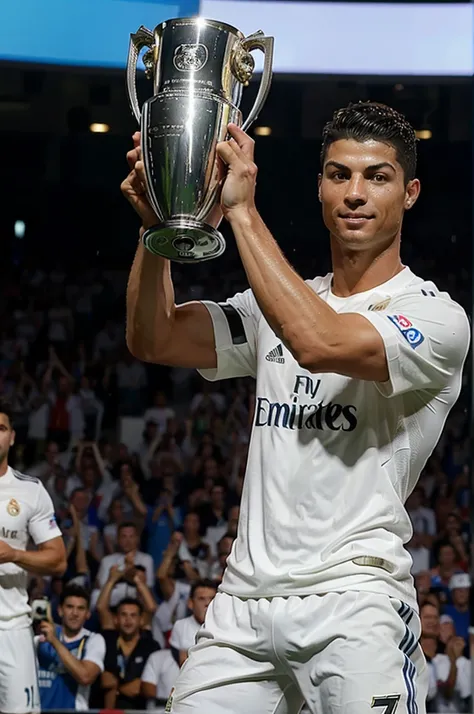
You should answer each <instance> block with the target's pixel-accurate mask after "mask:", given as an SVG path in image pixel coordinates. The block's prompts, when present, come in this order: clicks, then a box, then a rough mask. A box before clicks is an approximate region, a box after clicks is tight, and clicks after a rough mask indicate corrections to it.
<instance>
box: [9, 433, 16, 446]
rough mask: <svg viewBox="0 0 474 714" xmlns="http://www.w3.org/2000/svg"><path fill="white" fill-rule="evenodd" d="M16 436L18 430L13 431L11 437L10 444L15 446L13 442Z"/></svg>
mask: <svg viewBox="0 0 474 714" xmlns="http://www.w3.org/2000/svg"><path fill="white" fill-rule="evenodd" d="M15 437H16V431H12V435H11V438H10V446H13V444H14V443H15Z"/></svg>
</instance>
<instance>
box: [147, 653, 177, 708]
mask: <svg viewBox="0 0 474 714" xmlns="http://www.w3.org/2000/svg"><path fill="white" fill-rule="evenodd" d="M178 674H179V665H178V663H177V662H176V661H175V659H174V657H173V655H172V654H171V650H158V652H152V654H151V655H150V656H149V657H148V659H147V661H146V665H145V669H144V670H143V674H142V682H147V683H148V684H154V685H155V687H156V693H155V697H156V698H157V699H168V697H169V696H170V694H171V690H172V689H173V687H174V683H175V682H176V678H177V676H178Z"/></svg>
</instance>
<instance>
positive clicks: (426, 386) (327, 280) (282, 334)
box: [122, 103, 469, 714]
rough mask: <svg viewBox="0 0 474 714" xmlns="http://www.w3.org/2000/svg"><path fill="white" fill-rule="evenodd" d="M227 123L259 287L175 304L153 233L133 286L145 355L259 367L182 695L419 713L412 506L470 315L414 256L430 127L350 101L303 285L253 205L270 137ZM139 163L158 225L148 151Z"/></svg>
mask: <svg viewBox="0 0 474 714" xmlns="http://www.w3.org/2000/svg"><path fill="white" fill-rule="evenodd" d="M229 131H230V134H231V136H232V141H230V142H227V143H223V144H220V145H219V146H218V153H219V156H220V157H221V159H222V161H223V163H224V164H226V165H227V174H226V179H225V183H224V186H223V191H222V197H221V207H222V211H223V213H224V215H225V217H226V218H227V220H228V221H229V222H230V225H231V227H232V230H233V232H234V235H235V239H236V242H237V247H238V250H239V253H240V256H241V259H242V262H243V265H244V268H245V271H246V273H247V277H248V281H249V283H250V286H251V289H250V290H247V291H246V292H245V293H243V294H239V295H236V296H235V297H233V298H231V299H229V300H228V301H227V302H226V303H223V304H219V305H218V304H215V303H205V302H193V303H187V304H185V305H180V306H178V307H175V305H174V293H173V286H172V282H171V277H170V268H169V264H168V263H167V261H165V260H163V259H160V258H157V257H154V256H152V255H150V254H147V253H146V251H145V250H144V248H143V246H142V245H139V247H138V250H137V254H136V257H135V261H134V264H133V267H132V271H131V274H130V280H129V286H128V296H127V297H128V306H127V313H128V314H127V320H128V321H127V340H128V346H129V348H130V350H131V351H132V352H133V353H134V355H135V356H136V357H138V358H141V359H143V360H145V361H150V362H159V363H163V364H168V365H176V366H183V367H196V368H199V369H200V371H201V372H202V374H203V375H204V376H205V377H207V378H208V379H223V378H227V377H238V376H245V375H250V376H254V377H256V380H257V384H256V408H255V415H254V423H253V431H252V439H251V445H250V450H249V457H248V464H247V472H246V477H245V485H244V490H243V494H242V503H241V512H240V513H241V515H240V522H239V529H238V535H237V540H236V542H235V544H234V546H233V549H232V553H231V555H230V556H229V558H228V561H227V570H226V573H225V574H224V578H223V581H222V585H221V587H220V592H219V593H218V594H217V596H216V598H215V599H214V601H213V602H212V603H211V605H210V606H209V609H208V612H207V615H206V621H205V624H204V627H203V629H202V630H201V631H200V632H199V635H198V644H197V645H196V646H195V647H194V648H192V649H191V651H190V653H189V658H188V660H187V661H186V663H185V665H184V666H183V668H182V670H181V672H180V676H179V678H178V681H177V683H176V687H175V691H174V693H173V695H172V697H171V698H170V701H169V707H168V709H169V710H170V711H172V712H175V713H176V714H186V713H187V712H189V713H190V714H191V713H192V712H199V713H200V714H222V713H223V712H228V713H229V714H234V713H235V714H237V713H238V712H245V714H276V713H278V714H287V713H288V714H296V712H298V711H299V709H300V708H301V706H302V703H303V700H306V703H307V705H308V708H309V709H310V711H311V712H312V714H316V713H317V714H323V713H324V714H336V712H337V714H365V713H367V712H369V711H374V712H380V714H395V712H396V713H397V714H418V713H419V714H422V713H423V712H424V711H425V698H426V687H427V676H426V663H425V660H424V657H423V654H422V652H421V649H420V647H419V645H418V639H419V635H420V620H419V617H418V614H417V603H416V598H415V590H414V586H413V579H412V577H411V575H410V566H411V560H410V556H409V554H408V552H407V551H406V550H405V548H404V543H406V542H408V541H409V539H410V537H411V533H412V529H411V524H410V521H409V518H408V515H407V512H406V510H405V508H404V503H405V501H406V499H407V497H408V495H409V494H410V493H411V491H412V490H413V488H414V486H415V484H416V482H417V479H418V476H419V474H420V471H421V469H422V468H423V466H424V464H425V462H426V460H427V458H428V457H429V455H430V454H431V452H432V450H433V448H434V446H435V444H436V442H437V441H438V438H439V436H440V434H441V430H442V428H443V424H444V422H445V419H446V417H447V415H448V412H449V410H450V409H451V407H452V406H453V404H454V403H455V401H456V399H457V397H458V394H459V390H460V386H461V372H462V366H463V363H464V360H465V357H466V353H467V351H468V345H469V324H468V321H467V318H466V315H465V313H464V311H463V310H462V308H461V307H460V306H459V305H457V304H456V303H455V302H453V301H452V300H451V299H450V298H449V296H448V295H447V294H446V293H441V292H440V291H439V290H438V289H437V288H436V286H435V285H434V284H433V283H431V282H426V281H424V280H423V279H422V278H418V277H416V276H415V275H414V274H413V273H412V272H411V271H410V269H409V268H407V267H405V266H404V265H403V264H402V263H401V259H400V236H401V226H402V220H403V215H404V212H405V211H406V210H408V209H410V208H411V207H412V206H413V205H414V203H415V201H416V200H417V198H418V195H419V191H420V184H419V181H418V180H417V179H416V178H415V171H416V142H415V134H414V131H413V129H412V127H411V126H410V125H409V123H408V122H407V121H406V120H405V118H404V117H403V116H401V115H400V114H398V113H397V112H395V111H394V110H392V109H390V108H388V107H385V106H383V105H378V104H374V103H359V104H356V105H349V107H347V108H345V109H341V110H339V111H338V112H336V113H335V114H334V116H333V119H332V121H331V122H329V123H328V125H326V127H325V129H324V134H323V148H322V154H321V162H322V169H321V176H320V178H319V199H320V201H321V203H322V209H323V217H324V221H325V224H326V227H327V228H328V230H329V233H330V245H331V253H332V262H333V273H332V274H329V275H327V276H326V277H324V278H316V279H314V280H310V281H307V282H305V281H304V280H303V279H302V278H300V277H299V276H298V275H297V273H296V272H295V271H294V270H293V269H292V268H291V266H290V265H289V264H288V263H287V261H286V260H285V258H284V256H283V255H282V253H281V251H280V249H279V248H278V246H277V244H276V242H275V241H274V239H273V237H272V236H271V234H270V233H269V231H268V229H267V228H266V226H265V225H264V223H263V221H262V219H261V217H260V216H259V214H258V212H257V209H256V207H255V203H254V194H255V181H256V174H257V169H256V166H255V164H254V162H253V151H254V142H253V141H252V140H251V139H250V138H249V137H248V136H247V135H246V134H244V133H243V132H242V131H241V130H240V129H238V128H237V127H235V126H232V125H231V126H230V127H229ZM134 141H135V146H137V144H138V137H137V136H135V137H134ZM128 160H129V163H130V165H131V168H132V171H131V174H130V175H129V177H128V179H126V181H125V182H124V184H123V186H122V189H123V192H124V194H125V195H126V197H127V198H128V199H129V201H130V202H131V203H132V205H133V206H134V208H135V209H136V210H137V212H138V213H139V215H140V216H141V218H142V221H143V226H144V227H145V228H146V227H149V226H150V225H152V224H153V223H156V222H157V219H156V216H154V215H153V212H152V211H151V209H150V207H149V205H148V204H147V201H146V198H145V195H144V191H143V180H144V176H143V164H142V162H141V161H139V152H138V151H137V149H135V150H134V151H131V152H129V154H128ZM283 180H287V179H285V178H283ZM218 220H219V217H218V216H217V215H216V216H214V217H213V222H214V225H215V224H216V223H217V222H218ZM315 250H317V246H315Z"/></svg>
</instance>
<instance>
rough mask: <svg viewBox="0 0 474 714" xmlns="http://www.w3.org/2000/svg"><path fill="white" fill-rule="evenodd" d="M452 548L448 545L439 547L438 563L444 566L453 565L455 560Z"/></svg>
mask: <svg viewBox="0 0 474 714" xmlns="http://www.w3.org/2000/svg"><path fill="white" fill-rule="evenodd" d="M455 559H456V558H455V553H454V548H453V547H452V546H450V545H444V546H443V547H442V548H440V549H439V564H440V565H445V566H451V565H454V561H455Z"/></svg>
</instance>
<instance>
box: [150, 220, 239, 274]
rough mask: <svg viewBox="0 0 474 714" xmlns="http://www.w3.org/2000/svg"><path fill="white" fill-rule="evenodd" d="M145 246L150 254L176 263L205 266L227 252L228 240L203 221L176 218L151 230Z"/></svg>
mask: <svg viewBox="0 0 474 714" xmlns="http://www.w3.org/2000/svg"><path fill="white" fill-rule="evenodd" d="M142 241H143V245H144V246H145V248H146V249H147V250H149V251H150V253H153V254H154V255H160V256H161V257H162V258H168V260H173V261H174V262H175V263H203V262H204V261H205V260H212V259H213V258H218V257H219V256H220V255H222V253H223V252H224V251H225V248H226V244H225V240H224V236H223V235H222V234H221V233H219V231H218V230H216V229H215V228H213V227H212V226H209V225H208V224H207V223H204V222H203V221H196V220H193V219H191V218H174V219H171V220H169V221H165V222H164V223H159V224H158V225H156V226H152V227H151V228H148V230H147V231H145V233H144V234H143V238H142Z"/></svg>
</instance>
